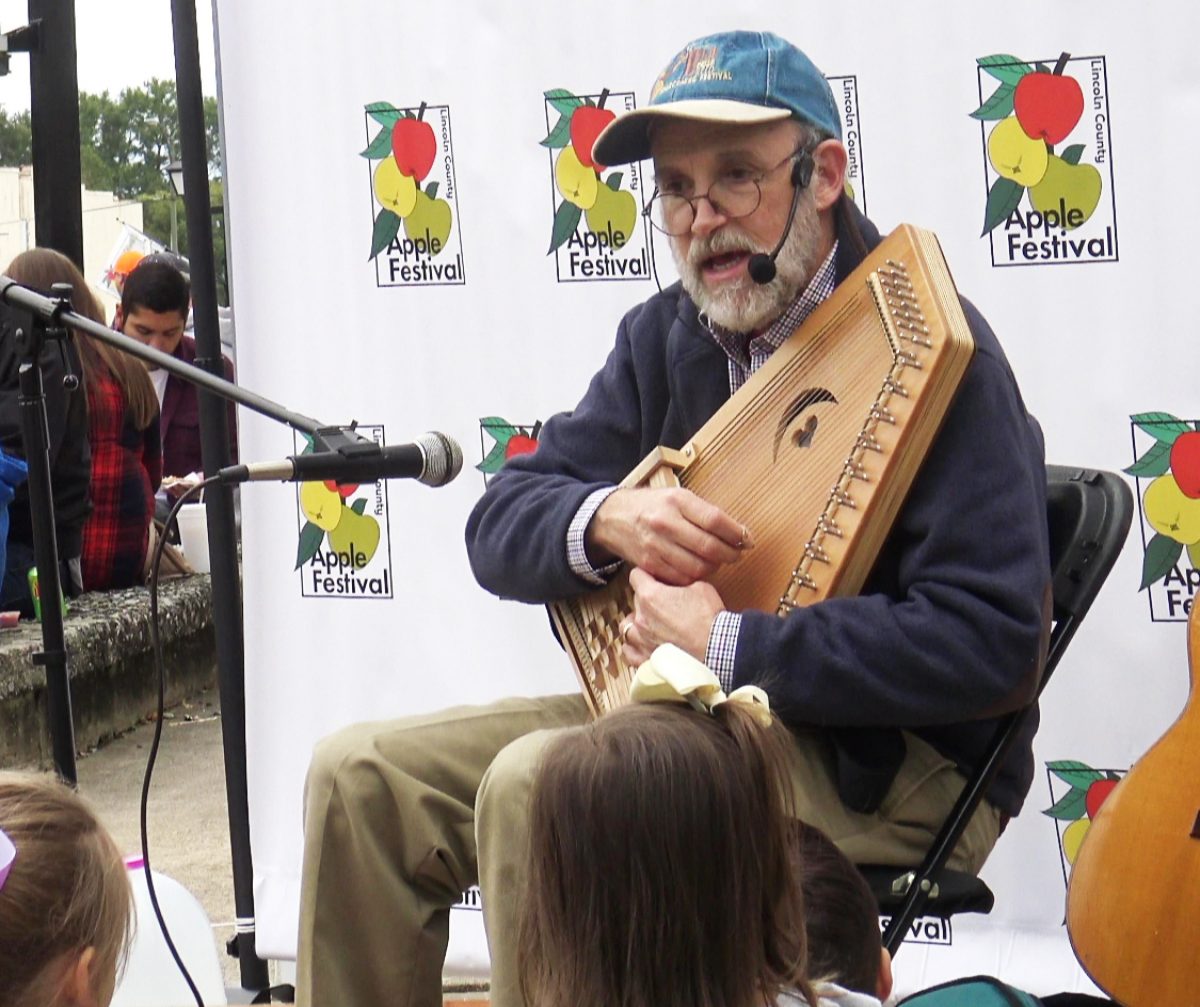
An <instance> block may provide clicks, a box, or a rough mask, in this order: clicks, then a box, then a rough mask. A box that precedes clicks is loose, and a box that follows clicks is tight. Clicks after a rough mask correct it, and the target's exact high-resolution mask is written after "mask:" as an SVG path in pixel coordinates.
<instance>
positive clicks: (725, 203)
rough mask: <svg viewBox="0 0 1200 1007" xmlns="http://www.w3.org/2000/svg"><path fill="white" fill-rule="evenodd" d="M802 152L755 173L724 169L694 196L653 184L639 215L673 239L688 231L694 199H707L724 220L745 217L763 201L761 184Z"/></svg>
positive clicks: (694, 208)
mask: <svg viewBox="0 0 1200 1007" xmlns="http://www.w3.org/2000/svg"><path fill="white" fill-rule="evenodd" d="M802 153H804V148H803V147H798V148H796V149H795V150H793V151H792V152H791V153H790V154H788V156H787V157H785V158H784V159H783V160H782V161H780V162H779V163H778V164H777V165H775V166H774V167H773V168H768V169H767V170H766V171H762V172H758V173H757V174H756V173H753V172H750V171H747V170H745V169H741V168H739V169H737V170H735V171H730V172H727V173H726V174H724V175H722V176H721V177H720V178H718V179H717V180H716V181H715V182H713V184H712V185H711V186H709V188H708V191H707V192H701V193H697V194H696V195H695V196H685V195H683V193H681V192H662V191H661V190H660V189H659V188H658V186H655V187H654V194H653V195H652V196H651V197H650V202H648V203H647V204H646V208H645V209H644V210H643V211H642V216H644V217H645V218H646V219H647V220H649V221H650V223H651V224H652V225H653V226H654V227H655V229H656V230H659V231H662V233H663V234H666V235H669V236H670V237H673V238H675V237H678V236H679V235H681V234H687V232H688V231H690V230H691V229H692V224H693V223H694V222H695V220H696V202H697V200H701V199H707V200H708V204H709V206H711V207H712V208H713V211H714V212H715V213H719V214H720V215H721V216H722V217H724V218H725V219H726V220H739V219H741V218H742V217H748V216H750V214H752V213H753V212H754V211H755V210H757V209H758V207H759V204H760V203H761V202H762V183H763V182H765V181H766V180H767V178H768V177H769V176H770V175H773V174H775V172H777V171H778V170H779V169H780V168H782V167H783V166H784V165H785V164H790V163H791V162H792V161H794V160H795V159H796V158H797V157H799V156H800V155H801V154H802Z"/></svg>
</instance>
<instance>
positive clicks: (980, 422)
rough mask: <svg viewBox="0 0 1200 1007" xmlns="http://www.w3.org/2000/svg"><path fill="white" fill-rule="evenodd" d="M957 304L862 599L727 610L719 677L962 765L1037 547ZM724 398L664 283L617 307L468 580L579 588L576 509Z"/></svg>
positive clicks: (1036, 644)
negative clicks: (935, 393) (956, 318)
mask: <svg viewBox="0 0 1200 1007" xmlns="http://www.w3.org/2000/svg"><path fill="white" fill-rule="evenodd" d="M845 202H846V201H844V200H843V203H845ZM838 232H839V243H838V253H837V263H836V266H837V280H838V282H839V283H840V282H841V281H842V280H843V279H844V278H845V277H846V276H847V275H848V274H849V273H850V272H851V271H852V270H853V269H854V267H855V266H857V265H858V263H859V262H860V261H861V260H862V258H863V256H864V254H865V251H866V249H867V248H870V247H874V245H876V244H877V243H878V242H879V234H878V232H877V231H876V230H875V228H874V226H873V225H872V224H871V223H870V222H869V221H867V220H866V219H865V218H864V217H862V216H861V214H859V213H858V212H857V210H855V209H854V208H853V207H852V206H850V207H848V208H845V209H843V210H842V211H841V212H840V213H839V224H838ZM963 307H964V310H965V311H966V315H967V319H968V322H969V323H970V327H971V331H972V333H973V335H974V337H975V341H976V352H975V356H974V358H973V360H972V362H971V364H970V366H969V368H968V371H967V374H966V377H965V378H964V380H963V384H962V386H961V388H960V390H959V392H958V395H957V397H956V398H955V400H954V403H953V405H952V406H951V409H950V412H949V414H948V415H947V418H946V421H945V424H944V426H943V428H942V430H941V432H940V433H939V434H938V436H937V438H936V440H935V441H934V444H933V447H932V449H931V450H930V453H929V455H928V457H927V458H926V460H925V462H924V464H923V466H922V468H921V470H920V472H919V473H918V476H917V478H916V480H915V482H914V484H913V487H912V490H911V492H910V494H909V496H908V498H907V500H906V502H905V504H904V506H903V507H902V509H901V511H900V514H899V516H898V518H897V520H896V524H895V526H894V528H893V531H892V533H891V535H890V536H889V537H888V539H887V541H886V543H885V546H884V549H883V551H882V552H881V554H880V556H879V558H878V560H877V562H876V565H875V568H874V570H873V572H872V574H871V576H870V578H869V579H868V582H867V584H866V586H865V588H864V590H863V592H862V594H861V595H859V596H857V597H852V598H839V599H831V600H829V601H825V602H821V603H819V604H816V605H812V606H809V607H807V608H802V609H800V610H798V611H796V612H793V613H792V614H790V615H788V616H787V617H785V618H779V617H777V616H775V615H773V614H768V613H765V612H757V611H751V612H746V613H744V617H743V620H742V627H741V632H740V635H739V637H738V642H737V657H736V662H735V666H734V679H735V684H737V685H742V684H745V683H747V682H756V681H761V682H765V683H766V684H767V686H768V688H769V691H770V694H771V702H772V706H773V707H775V708H777V709H778V710H779V711H780V713H781V716H783V718H784V719H785V720H786V721H788V722H790V723H792V724H794V725H797V726H799V725H804V726H818V727H836V728H880V727H898V728H904V729H906V730H910V731H913V732H914V733H916V734H917V735H919V736H921V737H922V738H924V739H925V740H927V741H928V742H929V743H930V744H932V745H933V746H934V747H935V748H937V749H938V750H939V751H941V752H942V753H944V754H945V755H947V756H948V757H949V758H952V759H954V760H955V761H956V763H957V764H958V765H959V766H960V767H962V768H963V769H964V770H969V769H970V768H971V767H972V766H973V765H974V763H975V761H976V760H977V759H978V757H979V755H980V753H981V752H982V750H983V749H984V747H985V746H986V744H987V742H988V740H989V739H990V737H991V734H992V730H993V726H994V720H993V719H992V718H994V717H996V716H997V715H998V714H1000V713H1002V712H1004V711H1007V710H1010V709H1013V708H1014V707H1016V706H1018V705H1021V704H1023V703H1025V702H1027V701H1028V700H1029V698H1031V696H1032V695H1033V691H1034V689H1035V687H1036V680H1037V673H1038V670H1039V667H1040V664H1039V661H1040V654H1041V633H1042V623H1043V605H1044V601H1045V597H1046V592H1047V590H1048V584H1049V558H1048V553H1049V545H1048V539H1047V529H1046V489H1045V487H1046V476H1045V465H1044V457H1043V445H1042V438H1041V432H1040V430H1039V428H1038V426H1037V424H1036V422H1035V421H1034V420H1033V419H1032V418H1031V417H1030V416H1029V415H1028V413H1027V412H1026V410H1025V406H1024V404H1023V402H1022V401H1021V396H1020V392H1019V391H1018V389H1017V385H1016V382H1015V380H1014V379H1013V376H1012V373H1011V371H1010V369H1009V366H1008V363H1007V361H1006V359H1005V357H1004V353H1003V351H1002V350H1001V348H1000V345H999V343H998V342H997V341H996V337H995V336H994V335H993V333H992V331H991V329H990V328H989V327H988V325H987V322H985V321H984V319H983V317H982V316H981V315H980V314H979V312H978V311H977V310H976V309H975V308H974V307H973V306H972V305H971V304H969V303H967V302H965V301H964V302H963ZM729 394H730V393H729V377H728V369H727V365H726V359H725V356H724V354H723V353H722V351H721V350H720V349H719V348H718V347H717V346H716V344H715V343H714V342H713V340H712V338H711V337H710V336H709V335H708V334H707V333H706V332H705V331H704V329H703V327H702V326H701V325H700V323H699V321H698V318H697V310H696V307H695V305H694V304H693V303H692V301H691V299H690V298H689V297H688V296H687V295H686V294H685V293H684V292H683V291H682V290H681V288H680V287H679V285H678V284H676V285H674V286H672V287H669V288H668V289H666V290H664V291H662V292H661V293H659V294H658V295H656V296H654V297H652V298H650V299H649V300H648V301H646V302H644V303H643V304H641V305H639V306H637V307H635V308H634V309H632V310H631V311H630V312H629V313H628V314H627V315H626V316H625V318H624V319H623V320H622V322H621V325H620V328H619V329H618V332H617V340H616V345H615V346H614V348H613V350H612V352H611V353H610V355H609V357H608V360H607V362H606V363H605V365H604V367H603V369H602V370H601V371H600V372H599V373H598V374H597V375H596V376H595V377H594V378H593V379H592V382H591V385H590V387H589V388H588V390H587V394H586V395H584V397H583V399H582V401H581V402H580V403H579V405H578V406H577V407H576V408H575V410H574V411H573V412H570V413H562V414H559V415H557V416H554V417H552V418H551V419H550V420H548V421H547V422H546V424H545V426H544V427H543V428H542V432H541V437H540V440H539V444H538V449H537V451H536V452H534V453H533V454H530V455H521V456H519V457H517V458H514V459H513V460H512V461H510V462H509V463H508V464H506V465H505V467H504V468H503V469H502V470H501V471H500V472H499V473H498V474H497V475H496V476H495V477H494V478H493V479H492V481H491V483H490V485H489V486H488V489H487V490H486V492H485V493H484V495H483V496H482V498H481V499H480V500H479V502H478V504H477V505H476V506H475V508H474V510H473V512H472V513H471V516H470V518H469V520H468V524H467V531H466V539H467V549H468V554H469V557H470V561H471V566H472V569H473V570H474V572H475V576H476V578H477V579H478V580H479V583H480V584H481V585H482V586H483V587H485V588H486V589H487V590H489V591H491V592H493V593H494V594H497V595H500V596H501V597H505V598H514V599H518V600H520V601H525V602H535V603H545V602H549V601H555V600H558V599H561V598H564V597H569V596H572V595H575V594H579V593H581V592H583V591H586V590H590V586H589V585H588V584H587V583H586V582H584V581H583V580H581V579H580V578H579V577H577V576H576V574H575V573H573V572H572V571H571V569H570V566H569V565H568V563H567V557H566V545H565V543H566V539H567V528H568V525H569V524H570V522H571V518H572V517H573V516H574V514H575V512H576V511H577V510H578V508H579V506H580V504H581V503H582V502H583V500H584V499H585V498H586V497H587V496H588V494H590V493H591V492H592V491H594V490H596V489H598V488H600V487H603V486H610V485H613V484H615V483H619V482H620V481H621V479H623V478H624V477H625V475H626V474H627V473H628V472H629V471H630V470H631V469H632V468H633V467H634V466H635V465H636V464H637V463H638V462H640V461H641V460H642V458H643V457H644V456H645V455H646V454H648V453H649V452H650V451H651V450H653V449H654V448H655V447H657V446H658V445H660V444H661V445H666V446H668V447H674V448H678V447H681V446H682V445H683V444H684V443H686V442H687V440H688V439H689V438H690V437H691V436H692V435H693V434H694V433H695V432H696V430H698V429H699V428H700V426H701V425H702V424H703V423H704V422H705V421H706V420H707V419H708V418H709V417H710V416H711V415H712V414H713V413H714V412H715V411H716V410H717V409H718V408H719V407H720V406H721V404H722V403H724V402H725V401H726V400H727V399H728V398H729ZM1035 729H1036V717H1032V718H1029V721H1028V722H1027V726H1026V729H1025V732H1024V736H1023V737H1022V738H1019V739H1018V740H1017V743H1016V744H1015V745H1014V746H1013V748H1012V749H1011V754H1010V755H1009V756H1008V758H1007V760H1006V763H1005V765H1004V766H1003V768H1002V769H1001V772H1000V774H999V775H998V777H997V779H996V782H995V783H994V784H993V786H992V789H991V792H990V793H989V799H990V800H991V801H992V803H994V804H995V805H996V806H997V807H998V808H1000V810H1001V811H1002V812H1005V813H1007V814H1010V815H1012V814H1016V813H1017V811H1019V810H1020V807H1021V803H1022V801H1023V799H1024V796H1025V793H1026V792H1027V790H1028V789H1029V785H1030V782H1031V781H1032V777H1033V757H1032V752H1031V748H1030V742H1031V740H1032V736H1033V731H1034V730H1035Z"/></svg>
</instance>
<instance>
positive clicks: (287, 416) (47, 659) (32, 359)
mask: <svg viewBox="0 0 1200 1007" xmlns="http://www.w3.org/2000/svg"><path fill="white" fill-rule="evenodd" d="M68 292H69V291H68ZM54 294H55V296H53V297H46V296H44V295H42V294H39V293H37V292H36V291H33V290H30V289H29V288H27V287H22V286H21V285H20V284H18V283H16V282H15V281H14V280H12V279H10V278H9V277H7V276H3V275H0V305H5V306H7V308H8V309H9V315H10V325H11V327H12V328H13V329H14V332H15V335H16V338H17V340H18V342H19V344H20V346H21V348H22V353H23V357H24V362H23V363H22V364H21V367H20V388H21V396H20V400H19V401H20V406H21V419H22V435H23V440H24V444H25V450H26V457H27V462H28V465H29V476H28V478H29V503H30V510H31V513H32V517H33V532H34V556H35V559H36V562H37V566H38V578H39V590H40V593H41V599H42V649H43V653H42V654H39V655H35V657H34V661H35V663H37V664H42V665H44V666H45V668H46V693H47V699H48V706H49V717H48V720H49V727H50V737H51V747H52V749H53V753H54V764H55V769H56V770H57V771H58V773H59V775H60V776H61V777H62V778H63V779H64V780H65V781H67V782H68V783H70V784H71V785H72V786H74V785H75V784H76V782H77V777H76V772H75V738H74V724H73V721H72V717H71V693H70V679H69V675H68V671H67V655H66V646H65V643H64V639H63V619H62V608H61V605H60V604H59V600H58V599H59V590H60V578H59V568H58V544H57V539H56V536H55V527H54V519H53V515H54V502H53V497H52V494H51V486H50V461H49V448H48V440H49V438H48V435H47V426H46V407H45V398H44V394H43V387H42V372H41V368H40V366H39V364H38V358H39V355H40V353H41V349H42V346H43V345H44V344H45V340H46V339H48V338H54V337H55V335H56V334H57V338H60V339H62V338H66V333H65V328H66V327H70V328H72V329H75V330H77V331H79V332H82V333H83V334H84V335H85V336H87V337H88V338H92V339H98V340H100V341H101V342H103V343H107V344H108V345H109V346H112V347H114V348H115V349H117V350H120V351H121V352H122V353H128V354H130V355H131V356H134V357H137V358H138V359H140V360H143V361H145V362H146V363H148V364H150V365H152V366H154V367H161V368H162V369H163V370H165V371H167V372H168V373H169V374H173V375H175V376H176V377H177V378H180V379H181V380H183V381H186V382H188V383H190V384H192V385H195V386H197V387H198V388H200V389H203V390H205V391H208V392H212V393H214V394H216V395H217V396H220V397H221V398H223V399H226V400H230V401H233V402H236V403H237V404H238V405H241V406H245V407H246V408H247V409H252V410H253V411H254V412H256V413H259V414H261V415H263V416H267V417H269V418H270V419H273V420H275V421H277V422H279V423H283V424H285V425H286V426H289V427H291V428H292V429H293V430H296V431H299V432H300V433H303V434H307V435H308V436H310V437H312V439H313V448H314V450H315V451H318V452H320V451H327V452H337V453H338V454H340V455H342V456H343V457H355V458H362V457H363V456H370V455H372V454H379V453H381V451H382V449H381V448H380V446H379V445H377V444H375V443H374V442H373V441H368V440H367V439H366V438H364V437H362V436H361V435H359V434H357V433H356V432H355V429H354V428H355V424H354V423H350V424H348V425H346V426H331V425H326V424H322V423H320V422H319V421H318V420H315V419H313V418H312V417H309V416H305V415H303V414H302V413H297V412H293V411H292V410H290V409H287V408H286V407H284V406H282V405H280V404H279V403H277V402H274V401H272V400H271V399H268V398H265V397H264V396H262V395H258V394H256V393H255V392H251V391H249V390H247V389H245V388H242V387H240V386H238V385H235V384H233V383H232V382H230V381H226V380H225V379H224V378H222V377H218V376H217V375H215V374H212V373H210V372H209V371H206V370H204V369H203V368H201V367H196V366H194V365H192V364H187V363H184V362H183V361H182V360H179V359H178V358H176V357H173V356H170V355H169V354H166V353H162V352H161V351H159V350H156V349H154V348H152V347H150V346H147V345H145V344H144V343H142V342H140V341H138V340H136V339H132V338H130V337H129V336H126V335H124V334H123V333H120V332H117V331H116V330H115V329H110V328H108V327H107V326H105V325H101V324H99V323H98V322H94V321H92V319H90V318H86V317H84V316H83V315H80V314H77V313H76V312H73V311H71V310H70V302H69V300H68V298H67V293H65V292H64V290H63V289H61V288H59V287H56V288H55V291H54ZM64 352H65V348H64ZM226 491H228V488H226ZM212 527H213V526H212V520H211V516H210V525H209V534H210V537H211V535H212ZM233 573H234V574H236V571H233ZM229 583H230V585H231V590H233V591H234V592H236V593H237V595H238V597H237V598H235V599H226V601H228V602H229V604H228V605H227V606H226V607H229V608H233V609H235V610H236V611H237V612H240V610H241V597H240V582H239V580H238V579H237V577H236V575H234V576H231V577H230V578H229ZM215 584H216V578H215V577H214V585H215ZM215 601H216V599H215V600H214V608H216V604H215ZM222 691H223V692H224V690H222ZM235 712H236V711H235ZM242 735H243V736H242V737H240V738H236V739H234V740H233V741H231V740H230V739H229V738H228V737H226V739H225V740H226V748H227V751H226V759H225V761H226V774H227V779H228V780H232V779H233V778H235V777H236V778H237V780H238V781H239V786H238V787H237V788H236V789H237V792H238V793H239V794H240V795H241V799H242V802H243V803H244V795H245V786H244V784H245V762H246V748H245V738H244V732H242ZM233 746H236V747H233ZM231 747H232V749H233V750H232V751H230V750H229V749H230V748H231ZM237 756H240V763H241V764H240V766H231V765H230V763H231V762H236V761H238V759H237ZM227 789H228V787H227ZM233 803H234V799H233V798H231V799H230V805H231V810H230V817H231V832H232V835H231V840H232V847H233V848H232V854H233V873H234V895H235V901H236V902H237V906H236V907H235V908H236V909H237V911H238V915H239V923H238V929H239V934H238V935H237V937H235V939H234V941H233V942H231V945H235V946H236V948H237V956H238V957H239V959H240V960H241V964H242V976H243V986H244V987H245V988H248V989H257V988H265V987H266V986H267V978H266V963H265V962H263V961H262V960H261V959H258V958H257V956H256V954H255V952H254V944H253V892H252V882H253V866H252V862H251V857H250V849H249V828H248V826H249V823H248V821H247V820H245V819H246V816H245V815H244V814H239V813H237V812H235V810H234V807H233ZM242 938H248V939H247V940H242Z"/></svg>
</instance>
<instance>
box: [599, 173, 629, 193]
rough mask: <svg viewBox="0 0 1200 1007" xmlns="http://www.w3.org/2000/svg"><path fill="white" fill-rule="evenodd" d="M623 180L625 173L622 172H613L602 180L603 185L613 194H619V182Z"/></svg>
mask: <svg viewBox="0 0 1200 1007" xmlns="http://www.w3.org/2000/svg"><path fill="white" fill-rule="evenodd" d="M624 178H625V173H624V172H623V171H614V172H612V173H610V174H609V176H608V178H606V179H605V180H604V184H605V185H607V186H608V187H609V188H610V189H612V191H613V192H620V191H621V182H622V180H623V179H624Z"/></svg>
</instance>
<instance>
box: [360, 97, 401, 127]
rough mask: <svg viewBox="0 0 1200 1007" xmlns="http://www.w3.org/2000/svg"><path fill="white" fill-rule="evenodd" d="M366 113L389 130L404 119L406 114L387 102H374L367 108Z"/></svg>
mask: <svg viewBox="0 0 1200 1007" xmlns="http://www.w3.org/2000/svg"><path fill="white" fill-rule="evenodd" d="M366 111H367V114H368V115H369V116H370V117H371V118H372V119H374V120H375V121H376V122H377V123H379V125H381V126H386V127H387V128H388V129H391V128H392V127H393V126H394V125H396V123H397V122H398V121H399V120H400V119H402V118H403V117H404V113H403V112H401V111H400V109H398V108H396V106H395V105H393V104H392V103H391V102H387V101H373V102H371V104H370V105H367V106H366Z"/></svg>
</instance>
